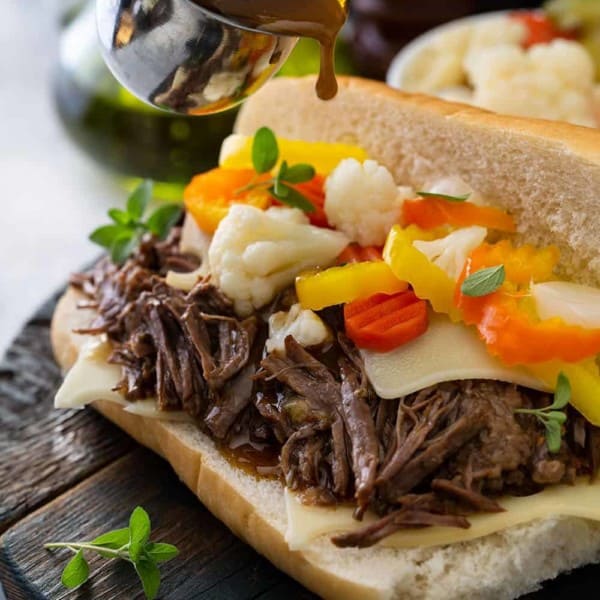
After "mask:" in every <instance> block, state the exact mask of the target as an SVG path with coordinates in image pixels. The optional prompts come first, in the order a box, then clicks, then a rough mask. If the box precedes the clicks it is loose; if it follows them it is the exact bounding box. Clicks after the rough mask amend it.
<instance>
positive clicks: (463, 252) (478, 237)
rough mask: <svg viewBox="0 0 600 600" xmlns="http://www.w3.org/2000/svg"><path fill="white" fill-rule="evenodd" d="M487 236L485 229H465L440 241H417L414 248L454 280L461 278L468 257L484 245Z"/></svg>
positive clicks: (454, 232) (475, 227)
mask: <svg viewBox="0 0 600 600" xmlns="http://www.w3.org/2000/svg"><path fill="white" fill-rule="evenodd" d="M486 236H487V229H486V228H485V227H477V226H474V227H465V228H464V229H458V230H456V231H453V232H452V233H451V234H449V235H447V236H446V237H443V238H441V239H439V240H433V241H431V242H425V241H422V240H416V241H414V242H413V246H414V247H415V248H416V249H417V250H418V251H419V252H422V253H423V254H425V256H427V258H428V259H429V260H430V261H431V262H432V263H433V264H435V265H437V266H438V267H439V268H440V269H442V270H443V271H445V272H446V273H447V275H448V276H449V277H451V278H452V279H458V277H459V276H460V274H461V272H462V270H463V267H464V266H465V262H466V260H467V256H468V255H469V254H470V253H471V252H472V251H473V250H474V249H475V248H477V246H480V245H481V244H482V243H483V240H485V238H486Z"/></svg>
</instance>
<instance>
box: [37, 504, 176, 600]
mask: <svg viewBox="0 0 600 600" xmlns="http://www.w3.org/2000/svg"><path fill="white" fill-rule="evenodd" d="M149 536H150V517H149V516H148V513H147V512H146V511H145V510H144V509H143V508H142V507H140V506H138V507H137V508H136V509H135V510H134V511H133V512H132V513H131V516H130V517H129V527H127V528H124V529H115V530H114V531H109V532H107V533H104V534H103V535H100V536H98V537H97V538H95V539H94V540H92V541H91V542H52V543H48V544H44V547H45V548H46V549H48V550H54V549H57V548H68V549H69V550H71V551H72V552H76V554H75V556H74V557H73V558H72V559H71V560H70V561H69V562H68V564H67V566H66V567H65V569H64V571H63V574H62V582H63V583H64V585H65V586H67V587H69V588H73V587H77V586H78V585H81V584H82V583H83V582H84V581H86V579H87V578H88V577H89V567H88V564H87V562H86V560H85V558H84V556H83V551H84V550H87V551H90V552H95V553H96V554H99V555H100V556H103V557H105V558H109V559H115V558H116V559H122V560H125V561H127V562H129V563H133V565H134V567H135V570H136V571H137V573H138V575H139V577H140V580H141V581H142V585H143V586H144V593H145V594H146V597H147V598H150V599H152V598H155V597H156V595H157V594H158V588H159V586H160V572H159V570H158V566H157V564H158V563H161V562H166V561H168V560H171V559H172V558H174V557H176V556H177V555H178V554H179V551H178V550H177V548H176V547H175V546H173V545H172V544H164V543H155V542H149V541H148V539H149Z"/></svg>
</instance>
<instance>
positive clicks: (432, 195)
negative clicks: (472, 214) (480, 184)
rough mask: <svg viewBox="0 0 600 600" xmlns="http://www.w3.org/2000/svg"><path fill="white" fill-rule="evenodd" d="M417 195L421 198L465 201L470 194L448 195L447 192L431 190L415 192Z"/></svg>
mask: <svg viewBox="0 0 600 600" xmlns="http://www.w3.org/2000/svg"><path fill="white" fill-rule="evenodd" d="M417 195H418V196H421V197H422V198H441V199H442V200H447V201H448V202H466V201H467V200H468V199H469V198H470V197H471V194H464V195H462V196H449V195H448V194H435V193H432V192H417Z"/></svg>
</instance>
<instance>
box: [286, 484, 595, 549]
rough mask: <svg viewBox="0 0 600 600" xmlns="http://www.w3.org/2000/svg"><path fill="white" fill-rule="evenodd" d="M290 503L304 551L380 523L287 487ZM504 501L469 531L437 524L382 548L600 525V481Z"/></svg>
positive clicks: (290, 535) (289, 533) (293, 544)
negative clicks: (577, 521)
mask: <svg viewBox="0 0 600 600" xmlns="http://www.w3.org/2000/svg"><path fill="white" fill-rule="evenodd" d="M285 503H286V510H287V519H288V524H287V530H286V534H285V539H286V542H287V543H288V545H289V547H290V549H291V550H302V549H303V548H305V547H306V546H307V545H308V544H309V543H310V542H311V541H313V540H314V539H316V538H318V537H320V536H322V535H328V536H332V535H334V534H336V533H342V532H348V531H355V530H357V529H360V528H361V527H363V526H364V525H366V524H368V523H372V522H373V521H375V520H376V517H375V515H373V514H372V513H367V514H366V515H365V517H364V519H363V520H362V522H359V521H356V520H354V519H353V518H352V513H353V508H351V507H348V506H339V507H335V508H326V507H321V506H305V505H303V504H302V503H301V502H300V500H299V498H298V497H297V496H296V495H295V494H293V493H292V492H290V491H289V490H288V489H287V488H286V490H285ZM499 503H500V505H501V506H502V507H503V508H504V509H505V511H504V512H501V513H493V514H477V515H473V516H471V517H469V522H470V523H471V527H470V528H469V529H459V528H456V527H437V526H436V527H426V528H423V529H407V530H404V531H399V532H397V533H394V534H393V535H391V536H388V537H387V538H384V539H383V540H382V541H381V542H380V543H379V545H381V546H385V547H389V548H416V547H419V548H427V547H429V546H446V545H449V544H456V543H458V542H466V541H469V540H474V539H477V538H481V537H484V536H486V535H490V534H492V533H496V532H499V531H503V530H504V529H508V528H509V527H514V526H515V525H521V524H524V523H530V522H531V521H535V520H536V519H547V518H551V517H567V516H568V517H580V518H582V519H588V520H590V521H600V480H599V481H596V482H594V483H592V484H590V483H589V480H588V479H587V478H582V479H581V480H579V481H578V483H577V485H575V486H566V485H557V486H551V487H548V488H546V489H545V490H543V491H542V492H539V493H538V494H534V495H532V496H526V497H505V498H502V499H500V501H499Z"/></svg>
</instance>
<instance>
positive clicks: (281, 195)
mask: <svg viewBox="0 0 600 600" xmlns="http://www.w3.org/2000/svg"><path fill="white" fill-rule="evenodd" d="M273 195H274V196H275V198H277V199H278V200H281V201H282V202H285V199H286V198H287V197H288V196H289V195H290V188H289V187H288V186H286V185H285V184H284V183H283V181H281V179H279V177H276V178H275V182H274V183H273Z"/></svg>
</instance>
